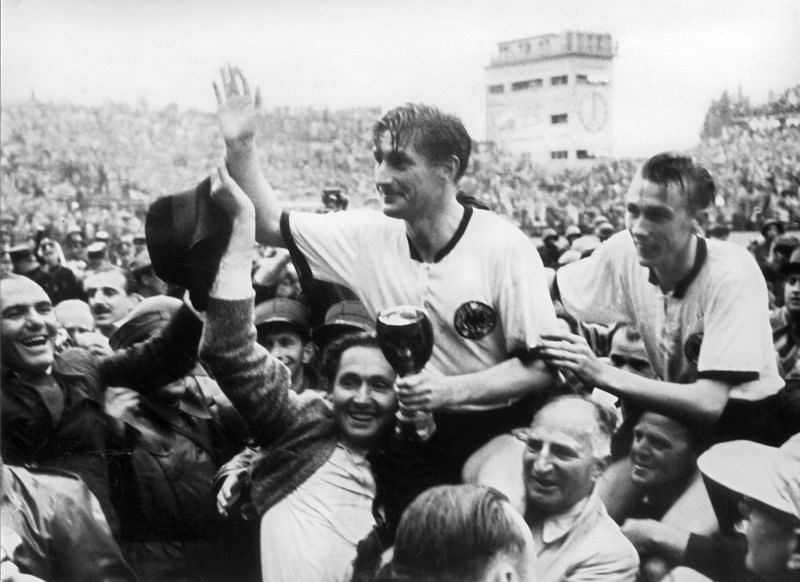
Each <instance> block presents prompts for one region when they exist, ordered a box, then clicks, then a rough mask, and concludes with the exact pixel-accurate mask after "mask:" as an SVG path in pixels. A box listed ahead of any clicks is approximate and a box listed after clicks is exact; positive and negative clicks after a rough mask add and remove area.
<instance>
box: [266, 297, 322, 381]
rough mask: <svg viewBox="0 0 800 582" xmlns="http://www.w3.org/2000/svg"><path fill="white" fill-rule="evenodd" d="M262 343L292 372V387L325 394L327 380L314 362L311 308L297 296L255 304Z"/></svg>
mask: <svg viewBox="0 0 800 582" xmlns="http://www.w3.org/2000/svg"><path fill="white" fill-rule="evenodd" d="M254 313H255V325H256V332H257V338H258V343H259V344H261V345H262V346H264V348H266V350H267V351H268V352H269V353H270V355H271V356H272V357H274V358H276V359H277V360H278V361H279V362H281V363H282V364H283V365H285V366H286V367H287V368H288V369H289V371H290V372H291V378H292V386H291V388H292V390H293V391H294V392H295V393H296V394H304V395H305V396H325V394H326V391H325V384H324V381H323V379H322V377H321V376H320V374H319V372H318V371H317V370H316V368H315V367H314V366H313V365H312V361H313V360H314V356H315V351H314V344H313V343H312V342H311V328H310V322H309V315H308V309H306V307H305V305H303V304H302V303H300V302H299V301H295V300H294V299H286V298H283V297H278V298H275V299H269V300H267V301H264V302H263V303H259V304H258V305H257V306H256V308H255V312H254Z"/></svg>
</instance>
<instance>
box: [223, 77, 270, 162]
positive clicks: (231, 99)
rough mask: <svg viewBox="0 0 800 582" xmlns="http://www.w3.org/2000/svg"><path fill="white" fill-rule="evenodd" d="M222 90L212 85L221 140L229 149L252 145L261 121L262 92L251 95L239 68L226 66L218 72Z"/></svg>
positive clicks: (257, 90)
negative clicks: (223, 140)
mask: <svg viewBox="0 0 800 582" xmlns="http://www.w3.org/2000/svg"><path fill="white" fill-rule="evenodd" d="M220 77H221V84H220V85H221V87H220V85H217V83H216V82H214V83H213V85H214V94H215V95H216V97H217V117H218V119H219V125H220V129H221V130H222V137H223V138H224V139H225V144H226V145H227V146H228V147H235V146H237V145H242V144H244V145H247V144H251V143H252V142H253V139H254V138H255V134H256V131H257V130H258V124H259V123H260V120H261V92H260V91H259V89H258V88H256V91H255V94H253V95H251V94H250V85H249V84H248V83H247V79H246V78H245V76H244V75H243V74H242V71H241V70H239V68H238V67H232V66H231V65H225V66H224V67H222V68H221V69H220Z"/></svg>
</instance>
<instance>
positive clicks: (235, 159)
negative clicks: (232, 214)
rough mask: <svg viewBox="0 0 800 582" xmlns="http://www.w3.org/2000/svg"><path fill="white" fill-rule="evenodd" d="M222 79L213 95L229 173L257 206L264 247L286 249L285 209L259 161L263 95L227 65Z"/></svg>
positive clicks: (239, 72) (258, 234)
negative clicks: (283, 231)
mask: <svg viewBox="0 0 800 582" xmlns="http://www.w3.org/2000/svg"><path fill="white" fill-rule="evenodd" d="M220 76H221V82H220V84H219V85H218V84H217V83H214V94H215V95H216V97H217V117H218V119H219V124H220V129H221V131H222V137H223V139H224V140H225V151H226V162H227V166H228V172H230V175H231V177H232V178H233V179H234V180H235V181H236V183H237V184H239V185H240V186H241V188H242V190H244V191H245V193H246V194H247V196H248V197H249V198H250V200H252V202H253V205H254V206H255V209H256V240H257V241H258V242H259V243H261V244H264V245H269V246H285V245H284V242H283V238H282V237H281V232H280V216H281V212H282V208H281V205H280V202H279V201H278V197H277V195H276V194H275V192H274V191H273V189H272V187H271V186H270V185H269V182H267V179H266V177H265V176H264V172H263V171H262V169H261V165H260V163H259V160H258V147H257V145H256V133H257V131H258V125H259V123H260V121H261V112H262V109H261V94H260V92H259V90H258V89H256V90H255V93H252V94H251V92H250V86H249V84H248V82H247V79H246V78H245V76H244V75H243V74H242V72H241V71H240V70H239V69H238V68H237V67H232V66H230V65H225V66H224V67H222V69H221V71H220Z"/></svg>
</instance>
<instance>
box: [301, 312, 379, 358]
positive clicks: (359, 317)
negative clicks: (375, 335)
mask: <svg viewBox="0 0 800 582" xmlns="http://www.w3.org/2000/svg"><path fill="white" fill-rule="evenodd" d="M374 330H375V321H374V320H373V319H372V318H371V317H370V316H369V313H368V312H367V308H366V307H364V304H363V303H361V302H360V301H356V300H350V301H340V302H339V303H334V304H333V305H332V306H331V307H330V309H328V311H327V312H326V313H325V322H324V323H323V324H322V325H319V326H317V327H316V328H315V329H314V331H313V332H312V335H311V339H312V340H313V341H314V344H316V346H317V349H319V351H320V353H321V352H323V351H325V348H327V347H328V345H329V344H330V343H331V342H333V341H336V340H337V339H339V338H340V337H342V336H343V335H345V334H347V333H358V332H360V331H374Z"/></svg>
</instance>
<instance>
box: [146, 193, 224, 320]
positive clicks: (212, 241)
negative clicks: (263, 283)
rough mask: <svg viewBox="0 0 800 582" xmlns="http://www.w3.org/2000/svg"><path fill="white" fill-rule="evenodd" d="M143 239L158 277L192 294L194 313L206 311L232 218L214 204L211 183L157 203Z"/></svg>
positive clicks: (148, 216) (153, 207) (149, 211)
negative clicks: (195, 311)
mask: <svg viewBox="0 0 800 582" xmlns="http://www.w3.org/2000/svg"><path fill="white" fill-rule="evenodd" d="M145 235H146V237H147V250H148V252H149V253H150V260H151V261H152V264H153V270H154V271H155V273H156V275H158V276H159V278H161V279H162V280H163V281H165V282H167V283H171V284H173V285H179V286H181V287H185V288H186V289H188V290H189V297H190V298H191V300H192V304H193V305H194V307H195V309H198V310H201V311H202V310H204V309H205V308H206V303H207V302H208V293H209V291H210V290H211V286H212V285H213V283H214V278H215V277H216V275H217V269H218V268H219V261H220V258H221V257H222V254H223V253H224V252H225V249H226V247H227V246H228V240H229V239H230V236H231V223H230V219H229V218H228V215H227V214H226V213H225V211H224V210H223V209H222V208H221V207H220V206H219V205H218V204H217V203H216V202H214V201H213V200H212V199H211V180H210V179H209V178H206V179H205V180H203V181H202V182H200V184H198V185H197V187H196V188H194V189H192V190H187V191H186V192H181V193H180V194H172V195H170V196H164V197H163V198H159V199H158V200H156V201H155V202H153V204H151V205H150V209H149V210H148V211H147V219H146V222H145Z"/></svg>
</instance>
